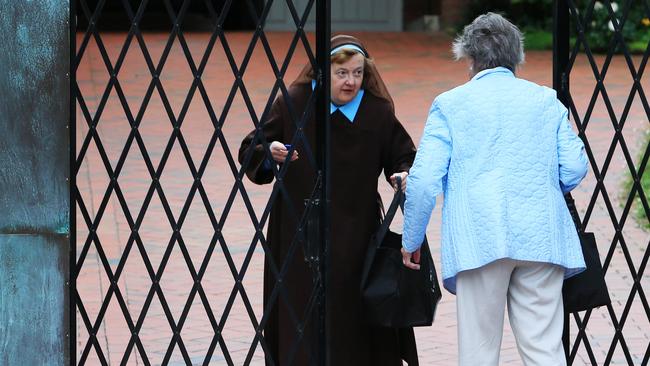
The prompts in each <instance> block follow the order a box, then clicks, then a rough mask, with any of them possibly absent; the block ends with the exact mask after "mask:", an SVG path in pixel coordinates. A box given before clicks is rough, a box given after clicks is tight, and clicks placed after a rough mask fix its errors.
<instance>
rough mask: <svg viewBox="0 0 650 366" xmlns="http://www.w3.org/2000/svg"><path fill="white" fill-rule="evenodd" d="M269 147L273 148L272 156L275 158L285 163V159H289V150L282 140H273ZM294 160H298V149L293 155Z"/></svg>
mask: <svg viewBox="0 0 650 366" xmlns="http://www.w3.org/2000/svg"><path fill="white" fill-rule="evenodd" d="M269 149H270V150H271V156H273V160H275V161H277V162H278V163H284V161H285V160H286V159H287V154H289V150H287V148H286V146H284V144H283V143H281V142H280V141H273V142H271V145H270V146H269ZM294 160H298V152H297V151H296V150H294V151H293V155H292V156H291V161H294Z"/></svg>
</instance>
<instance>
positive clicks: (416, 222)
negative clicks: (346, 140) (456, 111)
mask: <svg viewBox="0 0 650 366" xmlns="http://www.w3.org/2000/svg"><path fill="white" fill-rule="evenodd" d="M451 148H452V141H451V135H450V132H449V127H448V125H447V119H446V118H445V116H444V114H443V113H442V111H441V110H440V107H439V105H438V103H437V101H434V102H433V105H432V106H431V109H430V110H429V117H428V118H427V123H426V125H425V127H424V132H423V133H422V139H421V140H420V145H419V146H418V151H417V154H416V155H415V162H414V163H413V167H411V171H410V173H409V177H408V180H407V183H406V204H405V208H404V233H403V236H402V246H403V247H404V249H406V251H408V252H410V253H412V252H414V251H416V250H417V249H419V248H420V245H421V244H422V241H423V240H424V235H425V233H426V228H427V224H428V223H429V219H430V218H431V212H432V211H433V208H434V207H435V205H436V196H437V195H438V194H440V193H442V191H443V180H444V179H446V176H447V171H448V169H449V161H450V159H451Z"/></svg>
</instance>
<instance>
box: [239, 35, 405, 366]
mask: <svg viewBox="0 0 650 366" xmlns="http://www.w3.org/2000/svg"><path fill="white" fill-rule="evenodd" d="M331 45H332V49H331V91H330V93H331V101H332V104H331V108H330V113H331V116H330V124H331V125H330V126H331V127H330V130H331V147H330V159H331V160H330V163H331V167H332V175H331V205H330V209H331V227H330V243H331V247H330V248H329V253H330V259H329V276H328V283H327V285H328V286H327V302H328V304H327V325H328V331H329V334H330V336H329V339H328V341H329V345H330V346H329V362H330V364H331V365H337V366H345V365H355V366H363V365H368V366H371V365H372V366H377V365H387V366H388V365H401V363H402V359H403V358H404V359H406V360H407V361H408V362H409V364H410V365H414V364H417V360H416V357H417V356H416V351H415V342H414V337H413V331H412V329H408V330H397V329H377V328H372V327H370V326H368V325H367V324H365V323H364V321H363V314H362V313H361V296H360V290H359V287H360V283H361V272H362V267H363V261H364V258H365V253H366V250H367V246H368V242H369V240H370V237H371V235H372V234H373V233H374V232H375V231H376V230H377V227H378V225H379V215H378V213H379V203H378V200H377V197H378V193H377V185H378V178H379V176H380V175H381V174H382V172H383V173H384V176H385V177H386V179H387V180H388V181H390V182H392V183H393V184H395V180H396V179H395V177H396V176H398V175H399V176H401V177H402V178H406V175H407V173H406V172H407V171H408V170H409V168H410V167H411V164H412V163H413V159H414V158H415V146H414V144H413V141H412V140H411V137H410V136H409V135H408V133H407V132H406V130H405V129H404V127H402V125H401V124H400V122H399V121H398V120H397V118H396V117H395V113H394V108H393V102H392V99H391V97H390V95H389V94H388V91H387V89H386V87H385V85H384V83H383V82H382V80H381V77H380V76H379V73H378V71H377V68H376V67H375V66H374V63H373V61H372V59H371V58H370V56H369V54H368V51H367V50H366V49H365V47H364V46H363V45H362V44H361V42H359V40H357V39H356V38H354V37H350V36H343V35H341V36H336V37H334V38H332V42H331ZM314 85H315V82H314V81H313V71H312V69H311V66H310V65H308V66H306V67H305V69H304V70H303V71H302V73H301V74H300V75H299V77H298V78H297V79H296V80H295V81H294V82H293V83H292V85H291V87H290V88H289V93H288V94H289V97H290V98H289V101H287V100H286V99H285V98H284V97H282V96H281V97H278V99H277V100H276V101H275V103H274V104H273V107H272V109H271V112H270V114H269V116H268V118H267V119H266V120H265V122H264V125H263V134H264V136H263V137H264V138H265V139H266V141H268V142H269V143H270V144H269V148H270V152H266V151H264V147H263V145H262V144H261V143H260V142H259V140H258V139H257V138H256V137H255V131H253V132H251V133H250V134H249V135H248V136H247V137H246V138H245V139H244V141H243V142H242V144H241V148H240V151H239V161H240V163H242V164H244V162H245V161H246V158H247V155H248V154H249V152H250V150H251V149H252V150H253V151H252V158H251V161H250V163H249V164H247V165H246V166H245V167H244V169H245V170H246V174H247V176H248V177H249V178H250V179H251V180H252V181H253V182H255V183H257V184H266V183H270V182H271V181H272V180H273V178H274V174H273V172H272V170H271V169H270V168H271V165H270V164H273V163H277V164H283V163H285V161H290V162H289V166H288V167H286V168H287V169H286V175H285V176H284V179H283V182H284V185H285V187H286V191H287V193H288V197H287V196H285V195H284V194H283V193H282V192H279V194H278V195H277V196H276V199H275V201H274V202H273V206H272V211H271V217H270V221H269V227H268V235H267V239H268V246H269V248H270V249H271V252H272V253H271V254H272V256H267V260H266V264H265V271H264V298H265V308H267V309H269V308H270V309H271V313H270V314H269V318H268V322H267V323H266V326H265V329H264V337H265V341H266V345H267V348H266V350H267V354H266V355H267V361H268V357H270V358H272V359H273V361H274V362H273V364H275V365H289V364H292V365H301V366H302V365H311V364H314V361H316V360H314V359H313V358H311V356H312V355H313V354H314V353H313V351H315V350H314V349H313V347H312V346H313V344H312V341H311V340H310V335H312V336H313V329H314V328H312V325H314V324H313V322H309V321H308V322H307V324H306V328H305V330H304V334H305V336H304V337H302V339H301V338H300V337H299V334H298V333H297V332H296V331H295V324H294V323H295V321H296V320H295V318H294V317H292V313H293V314H296V317H297V318H298V319H297V320H298V321H301V322H302V321H304V320H305V319H304V316H305V314H307V307H308V303H309V300H310V296H311V294H312V290H313V283H312V274H311V272H310V268H309V264H308V263H306V262H305V257H304V256H303V251H302V248H301V249H298V250H293V251H292V250H291V246H292V243H293V242H294V240H295V237H296V229H297V228H298V222H297V218H299V217H301V216H302V214H303V212H304V208H305V206H304V204H303V202H304V199H306V198H309V197H310V195H311V193H312V191H313V190H314V187H315V185H316V182H317V176H316V172H315V168H314V163H313V159H312V158H311V156H310V155H311V154H310V150H311V151H313V149H315V147H316V142H315V141H316V139H315V136H316V126H315V122H314V116H313V114H314V113H313V104H312V105H311V111H310V109H309V108H310V103H313V99H310V96H311V95H312V93H313V88H314ZM310 100H312V102H310ZM305 111H307V112H308V115H309V116H310V119H309V120H308V121H307V123H306V125H305V127H304V129H303V131H304V135H305V137H306V139H305V140H294V136H295V135H296V131H297V129H296V124H295V123H294V119H295V118H296V117H298V116H303V113H304V112H305ZM292 116H294V117H293V118H292ZM292 141H293V147H292V148H289V149H288V148H287V147H286V146H285V144H291V143H292ZM292 150H293V153H292V155H291V157H290V158H287V156H288V154H289V153H290V151H292ZM270 157H272V158H273V160H274V161H271V160H270ZM291 206H293V208H292V209H289V207H291ZM293 212H295V213H296V214H294V213H293ZM271 258H272V260H273V261H274V263H272V262H271ZM285 261H286V262H287V263H288V268H287V273H286V275H285V277H284V278H283V279H282V286H283V287H284V289H285V291H286V297H285V296H280V297H279V298H278V300H275V301H273V304H272V306H271V307H269V306H270V305H271V304H269V303H270V302H271V295H272V292H273V289H274V287H275V285H276V276H275V275H274V274H273V272H271V268H273V267H275V268H278V271H279V270H280V269H281V268H283V263H285ZM290 308H291V309H290ZM294 348H296V349H297V353H296V356H295V358H294V359H293V360H292V359H291V357H292V353H293V349H294ZM405 350H406V351H408V352H404V351H405Z"/></svg>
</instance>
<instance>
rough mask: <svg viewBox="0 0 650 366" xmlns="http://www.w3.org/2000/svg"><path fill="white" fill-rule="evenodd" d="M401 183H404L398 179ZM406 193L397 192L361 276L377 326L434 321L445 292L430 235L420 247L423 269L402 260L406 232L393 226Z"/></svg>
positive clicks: (368, 312)
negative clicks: (415, 268)
mask: <svg viewBox="0 0 650 366" xmlns="http://www.w3.org/2000/svg"><path fill="white" fill-rule="evenodd" d="M397 186H398V187H401V182H400V181H399V180H398V182H397ZM403 205H404V194H403V193H402V191H401V189H400V190H398V191H397V192H396V193H395V196H394V197H393V201H392V202H391V205H390V207H389V209H388V212H386V214H385V217H384V219H383V222H382V223H381V225H380V226H379V229H378V230H377V232H376V234H375V235H373V236H372V238H371V239H370V243H369V244H368V251H367V254H366V258H365V262H364V268H363V275H362V280H361V297H362V303H363V313H364V317H365V320H366V321H367V322H368V323H369V324H371V325H375V326H382V327H393V328H404V327H418V326H429V325H431V324H432V323H433V318H434V316H435V311H436V307H437V305H438V302H439V301H440V298H441V297H442V292H441V290H440V285H439V283H438V277H437V275H436V268H435V266H434V264H433V259H432V258H431V252H430V250H429V245H428V243H427V239H426V237H425V238H424V242H423V243H422V246H421V251H420V254H421V255H420V270H412V269H410V268H407V267H406V266H404V264H403V263H402V253H401V248H402V235H400V234H396V233H394V232H392V231H390V229H389V227H390V224H391V222H392V221H393V218H394V217H395V214H396V212H397V209H398V208H401V209H402V210H403V209H404V206H403Z"/></svg>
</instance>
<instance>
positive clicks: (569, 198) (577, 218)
mask: <svg viewBox="0 0 650 366" xmlns="http://www.w3.org/2000/svg"><path fill="white" fill-rule="evenodd" d="M564 201H566V205H567V207H568V208H569V213H570V214H571V218H572V219H573V224H574V225H575V227H576V230H577V231H578V233H583V232H584V231H583V230H582V225H581V223H580V215H578V210H577V208H576V203H575V201H574V200H573V196H572V195H571V193H565V194H564Z"/></svg>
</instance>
